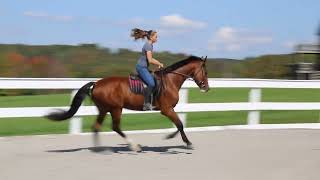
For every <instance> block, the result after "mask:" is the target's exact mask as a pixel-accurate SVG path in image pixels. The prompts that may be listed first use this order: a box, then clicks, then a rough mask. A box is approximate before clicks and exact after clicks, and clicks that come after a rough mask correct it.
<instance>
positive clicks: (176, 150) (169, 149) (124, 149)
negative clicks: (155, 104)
mask: <svg viewBox="0 0 320 180" xmlns="http://www.w3.org/2000/svg"><path fill="white" fill-rule="evenodd" d="M141 148H142V152H139V153H148V152H155V153H160V154H192V152H191V151H192V149H190V148H188V147H186V146H158V147H149V146H141ZM85 150H89V151H90V152H93V153H99V154H114V153H118V154H132V155H138V154H139V153H137V152H134V151H132V150H131V149H130V148H129V147H128V146H127V145H123V144H120V145H119V146H96V147H86V148H75V149H60V150H48V151H46V152H49V153H69V152H78V151H85ZM182 150H183V151H182Z"/></svg>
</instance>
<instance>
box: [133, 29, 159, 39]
mask: <svg viewBox="0 0 320 180" xmlns="http://www.w3.org/2000/svg"><path fill="white" fill-rule="evenodd" d="M155 33H157V32H156V31H152V30H150V31H145V30H141V29H138V28H134V29H132V30H131V35H130V36H131V37H133V38H134V40H137V39H144V38H146V37H147V39H150V37H151V36H153V35H154V34H155Z"/></svg>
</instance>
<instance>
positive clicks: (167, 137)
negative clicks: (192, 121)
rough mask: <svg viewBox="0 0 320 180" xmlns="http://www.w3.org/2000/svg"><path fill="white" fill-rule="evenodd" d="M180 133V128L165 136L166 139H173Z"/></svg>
mask: <svg viewBox="0 0 320 180" xmlns="http://www.w3.org/2000/svg"><path fill="white" fill-rule="evenodd" d="M178 133H179V130H176V131H175V132H173V133H170V134H168V135H167V136H166V137H165V139H172V138H174V137H176V135H177V134H178Z"/></svg>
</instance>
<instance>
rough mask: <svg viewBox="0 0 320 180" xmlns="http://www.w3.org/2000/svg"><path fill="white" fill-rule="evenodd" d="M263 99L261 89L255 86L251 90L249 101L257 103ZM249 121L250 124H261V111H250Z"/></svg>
mask: <svg viewBox="0 0 320 180" xmlns="http://www.w3.org/2000/svg"><path fill="white" fill-rule="evenodd" d="M260 101H261V89H259V88H254V89H251V90H250V92H249V102H250V103H256V102H260ZM247 123H248V124H249V125H253V124H260V111H249V113H248V119H247Z"/></svg>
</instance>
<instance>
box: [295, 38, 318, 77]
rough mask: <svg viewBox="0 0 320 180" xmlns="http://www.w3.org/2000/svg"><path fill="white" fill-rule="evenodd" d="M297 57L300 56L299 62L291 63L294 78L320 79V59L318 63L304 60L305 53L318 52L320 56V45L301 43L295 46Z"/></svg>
mask: <svg viewBox="0 0 320 180" xmlns="http://www.w3.org/2000/svg"><path fill="white" fill-rule="evenodd" d="M294 54H295V58H299V61H302V62H299V63H297V64H293V65H291V69H292V76H293V78H294V79H300V80H303V79H305V80H309V79H320V60H317V62H316V63H310V62H303V61H304V59H303V57H304V56H303V55H304V54H318V58H319V56H320V48H319V45H315V44H299V45H297V46H296V47H295V52H294Z"/></svg>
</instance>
